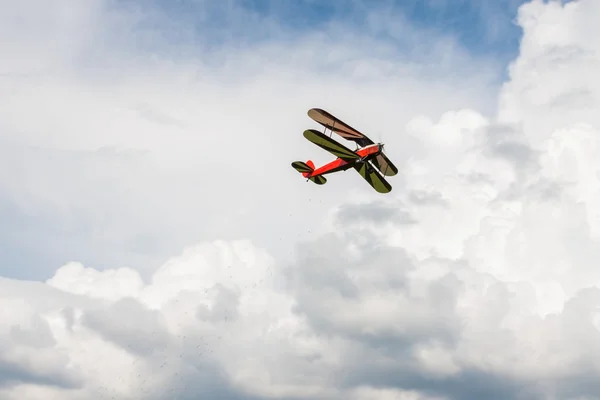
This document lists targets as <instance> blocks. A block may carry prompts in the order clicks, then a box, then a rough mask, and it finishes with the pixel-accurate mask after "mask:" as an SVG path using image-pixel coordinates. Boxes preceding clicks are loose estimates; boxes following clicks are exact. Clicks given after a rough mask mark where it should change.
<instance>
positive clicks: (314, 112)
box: [292, 108, 398, 193]
mask: <svg viewBox="0 0 600 400" xmlns="http://www.w3.org/2000/svg"><path fill="white" fill-rule="evenodd" d="M308 116H309V117H310V118H312V119H313V120H314V121H315V122H318V123H319V124H321V125H323V126H324V127H325V130H324V132H323V133H321V132H319V131H317V130H315V129H308V130H305V131H304V137H305V138H306V139H308V140H309V141H311V142H312V143H314V144H316V145H317V146H319V147H321V148H323V149H325V150H327V151H328V152H330V153H331V154H333V155H334V156H336V157H337V159H335V160H334V161H331V162H330V163H327V164H325V165H323V166H322V167H319V168H316V169H315V164H314V163H313V162H312V161H311V160H308V161H306V162H302V161H294V162H293V163H292V167H294V169H295V170H296V171H298V172H300V173H302V176H304V177H305V178H307V180H311V181H313V182H314V183H316V184H318V185H323V184H324V183H325V182H327V179H325V177H324V176H323V175H326V174H331V173H333V172H337V171H345V170H347V169H350V168H354V169H355V170H356V171H358V173H359V174H360V176H362V177H363V178H364V179H365V180H366V181H367V182H368V183H369V184H370V185H371V186H372V187H373V189H375V190H376V191H378V192H379V193H389V192H390V191H391V190H392V186H391V185H390V184H389V183H388V182H387V181H386V180H385V178H384V176H394V175H396V174H397V173H398V168H396V166H395V165H394V164H393V163H392V162H391V161H390V160H389V159H388V158H387V156H386V155H385V154H384V153H383V146H384V145H383V144H382V143H374V142H373V141H372V140H371V139H369V138H368V137H367V136H366V135H364V134H363V133H360V132H359V131H357V130H356V129H354V128H352V127H351V126H350V125H348V124H346V123H345V122H343V121H341V120H339V119H338V118H336V117H334V116H333V115H331V114H329V113H328V112H327V111H324V110H321V109H320V108H311V109H310V110H308ZM327 129H329V130H330V131H331V132H335V133H337V134H338V135H339V136H341V137H342V138H344V139H346V140H350V141H353V142H355V143H356V150H355V151H352V150H350V149H349V148H347V147H346V146H344V145H343V144H341V143H338V142H337V141H335V140H334V139H332V138H331V133H330V134H329V136H327V135H325V132H327Z"/></svg>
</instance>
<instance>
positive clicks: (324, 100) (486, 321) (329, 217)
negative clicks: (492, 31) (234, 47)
mask: <svg viewBox="0 0 600 400" xmlns="http://www.w3.org/2000/svg"><path fill="white" fill-rule="evenodd" d="M24 4H25V3H24ZM30 4H33V3H30ZM57 4H59V5H61V6H65V7H66V6H67V5H72V4H71V3H69V2H66V1H65V2H57ZM78 4H79V3H78ZM77 7H81V8H74V9H73V10H72V12H71V13H70V14H69V13H67V14H68V18H67V22H68V23H66V22H63V23H60V24H58V23H57V26H58V27H59V28H58V32H59V33H57V34H56V35H55V36H52V37H50V36H48V37H46V38H45V39H46V40H47V41H48V42H47V43H53V46H54V47H51V48H52V49H54V51H52V52H49V53H44V54H43V55H40V56H39V57H40V60H43V61H44V63H45V64H44V63H42V64H44V65H45V66H47V67H48V68H50V67H51V68H50V69H53V71H55V72H56V71H60V73H55V72H53V73H50V72H48V70H46V71H45V72H40V71H42V69H27V72H28V73H29V74H30V75H29V76H28V77H23V76H21V77H15V76H14V75H7V76H5V77H3V78H2V79H3V81H2V85H3V87H6V88H9V89H10V90H8V91H4V93H5V94H4V95H2V96H5V97H4V99H5V101H4V102H3V104H8V106H7V107H6V108H4V109H3V111H2V112H3V113H4V114H3V115H2V117H1V118H0V121H1V122H0V139H1V140H2V142H3V144H4V145H3V146H2V147H0V152H1V155H2V157H3V159H5V160H8V161H9V163H10V165H11V168H9V169H4V170H3V171H2V172H1V174H0V194H1V197H0V198H1V199H2V201H3V203H1V204H0V206H2V207H4V206H6V210H10V209H9V208H8V207H9V206H10V205H13V206H16V207H17V209H18V213H17V214H16V215H17V216H18V217H15V214H14V213H12V212H10V213H9V211H4V210H1V209H0V212H2V213H3V214H2V215H7V216H11V218H12V219H10V220H9V219H7V221H9V222H10V224H7V225H6V226H7V227H6V228H3V229H2V230H0V231H1V232H2V238H3V239H2V240H3V241H4V240H6V243H8V244H9V245H8V246H10V248H11V249H18V248H19V247H23V248H33V249H35V248H37V249H39V248H40V247H45V249H43V248H42V250H37V251H40V254H41V255H42V256H43V259H46V260H48V259H53V260H54V261H56V260H60V263H61V264H63V266H62V267H60V268H59V269H58V270H57V271H56V272H55V273H54V274H53V276H52V277H51V278H50V279H48V280H46V281H45V282H34V281H19V280H15V279H5V278H2V279H0V343H2V344H1V345H0V397H2V398H6V399H9V400H12V399H23V398H25V399H48V398H60V399H67V400H68V399H88V398H115V399H131V398H134V399H138V398H144V399H153V398H156V399H162V398H166V397H169V398H173V397H175V396H176V395H179V396H180V398H197V397H198V396H202V395H204V396H209V397H215V398H217V397H219V396H220V398H231V399H235V398H238V399H242V398H302V399H309V398H311V399H317V398H318V399H347V398H350V399H357V400H358V399H361V400H362V399H371V398H384V399H387V398H389V399H411V400H412V399H415V400H416V399H419V400H421V399H444V398H447V399H459V398H460V399H467V398H503V399H504V398H524V399H529V398H536V399H538V398H544V399H552V398H561V399H574V398H586V397H587V398H594V397H598V396H600V391H599V389H598V386H597V384H596V383H595V377H597V376H598V373H599V372H600V371H599V370H600V366H599V365H598V362H597V360H598V359H600V357H599V356H600V354H599V349H600V341H599V338H600V335H599V332H598V329H600V316H599V314H598V311H597V309H598V306H600V288H599V287H598V284H599V283H600V274H599V273H598V272H597V266H596V260H598V258H599V257H598V256H599V253H598V234H599V224H598V222H599V220H598V215H600V209H599V208H598V206H597V204H598V203H599V201H598V200H600V199H598V191H597V190H596V189H595V187H596V186H597V185H596V183H597V179H598V178H597V171H598V167H597V166H596V164H597V162H596V158H597V154H596V153H597V148H598V146H597V145H596V139H595V137H596V136H597V133H598V132H597V131H598V129H599V127H600V121H598V120H597V111H598V108H599V105H598V104H596V103H597V102H596V100H595V99H596V97H598V96H599V95H600V87H596V86H597V85H596V84H595V83H594V82H595V80H597V79H596V74H597V73H596V72H595V71H596V70H597V68H596V69H595V68H594V65H595V64H594V62H592V61H593V60H595V59H596V58H597V55H598V52H599V51H600V48H599V47H598V44H597V41H595V40H593V38H594V37H595V36H594V35H593V32H595V29H597V28H596V26H597V24H594V23H593V22H594V21H593V15H595V14H594V11H597V8H598V6H597V5H596V3H595V2H593V1H591V0H587V1H586V0H580V1H579V2H576V3H570V4H568V5H565V6H560V5H558V4H555V3H549V4H544V3H542V2H540V1H533V2H532V3H530V4H526V5H524V6H523V7H522V8H521V9H520V14H519V15H520V17H519V21H520V24H521V25H522V26H523V28H524V38H523V43H522V48H521V54H520V55H519V58H518V59H517V60H515V62H514V63H513V65H512V68H511V80H510V81H509V82H507V83H506V84H505V85H504V87H503V89H502V92H501V94H500V102H499V107H498V114H497V115H496V116H489V115H487V113H485V112H484V111H485V108H486V107H487V106H489V105H492V104H494V103H495V101H494V99H493V98H491V96H492V95H493V93H491V92H490V93H488V97H485V96H484V94H485V90H486V89H488V86H487V80H486V79H487V77H486V76H485V75H476V76H474V77H472V78H471V79H469V80H465V81H464V82H460V83H456V82H453V81H452V80H450V79H448V80H446V79H441V81H440V82H432V81H430V80H428V79H426V78H422V77H421V78H420V77H419V76H420V73H419V70H418V68H419V67H418V66H416V67H414V66H410V65H408V64H404V63H400V66H399V67H397V66H396V64H395V62H396V61H395V60H394V59H393V58H390V54H391V53H388V52H389V51H390V48H389V47H386V46H381V45H378V44H376V42H375V41H371V40H370V39H368V38H367V39H363V40H362V41H360V42H359V43H358V44H357V45H356V46H354V47H353V46H352V44H351V43H350V42H348V41H345V40H343V35H340V34H339V32H340V31H339V29H342V28H339V27H334V28H331V29H332V30H329V31H327V32H328V33H330V34H331V35H333V38H334V39H327V40H328V41H327V42H326V43H327V44H323V42H320V41H322V40H325V39H324V38H325V37H326V35H321V34H316V35H315V36H309V37H306V38H304V39H303V40H300V41H299V42H298V47H296V48H295V49H292V50H289V49H288V50H287V51H286V52H285V53H284V55H281V53H280V52H281V51H283V50H285V47H284V46H283V44H281V43H277V42H273V41H271V42H268V43H267V44H266V45H264V46H262V47H259V48H254V47H252V48H251V49H248V50H245V51H240V52H239V53H237V54H236V55H234V56H228V55H226V54H225V53H223V54H220V55H219V56H220V57H222V58H221V59H220V60H221V61H222V60H225V61H227V65H228V66H229V68H225V69H224V71H225V72H223V73H222V75H219V76H216V77H214V79H213V77H212V76H211V75H209V73H213V72H214V71H216V69H214V68H212V67H211V66H210V65H209V64H210V63H208V62H207V63H206V64H205V61H204V59H203V57H205V56H206V54H208V53H205V52H201V53H198V54H192V55H190V54H187V55H186V56H185V57H183V56H180V57H179V58H175V59H176V60H177V63H170V62H169V58H167V57H166V56H161V57H159V58H158V59H157V60H156V63H155V64H153V65H146V66H144V64H143V63H142V62H141V60H145V61H147V60H148V58H147V54H145V53H141V54H140V53H139V51H137V50H139V49H136V48H133V47H131V42H130V40H132V36H129V35H131V34H132V32H131V31H128V30H127V29H124V28H123V26H126V25H127V24H125V23H123V22H122V21H131V19H130V18H131V14H119V13H117V12H116V10H115V9H113V8H110V7H108V8H107V7H105V4H104V3H94V7H95V8H94V9H91V8H86V7H85V6H82V5H78V6H77ZM90 7H91V6H90ZM61 9H62V8H61V7H58V8H57V7H50V8H49V9H47V10H46V9H42V10H41V11H40V13H51V12H58V11H60V10H61ZM10 10H11V14H10V15H11V16H14V15H20V16H21V17H27V18H32V19H27V18H25V20H26V21H28V22H30V21H35V20H36V19H35V18H37V16H36V14H30V13H27V12H26V10H24V9H17V7H16V6H15V7H14V8H11V9H10ZM57 10H58V11H57ZM90 10H96V11H94V12H92V11H90ZM97 10H103V11H102V13H100V12H99V11H97ZM596 14H598V13H597V12H596ZM32 15H33V17H32ZM40 15H42V14H40ZM118 16H125V17H124V20H118V19H116V17H118ZM1 18H4V17H1ZM57 18H58V17H56V18H54V19H52V18H50V20H53V21H54V20H56V21H58V19H57ZM153 18H158V19H153V20H152V21H153V22H157V21H158V22H161V21H162V20H161V18H162V17H153ZM373 18H375V19H376V20H379V21H385V20H386V19H385V18H382V17H378V16H377V15H374V16H373ZM377 18H379V19H377ZM1 21H2V20H0V22H1ZM99 21H105V22H107V23H109V22H110V23H111V24H114V25H108V27H109V28H110V27H114V28H115V31H117V32H118V33H119V34H120V35H121V34H122V35H123V36H122V40H121V41H120V47H118V48H117V50H118V51H117V55H116V56H114V58H108V52H106V53H105V52H104V51H97V52H96V53H94V54H96V57H98V59H99V62H100V65H103V66H106V65H113V66H120V67H125V66H127V67H128V68H129V69H121V70H120V71H121V72H117V73H115V72H114V71H113V72H110V71H105V72H102V71H98V70H90V69H88V68H87V67H86V65H85V63H81V59H77V57H74V58H76V61H73V60H72V59H71V56H73V54H74V53H77V54H89V53H90V50H89V49H90V48H89V45H90V43H98V41H99V40H100V39H102V38H105V39H106V40H108V42H110V43H112V42H113V40H114V37H112V36H111V35H107V34H106V31H108V30H109V29H107V27H106V26H105V27H104V28H106V30H98V29H99V28H98V27H99V26H102V24H100V23H99ZM162 22H163V23H164V21H162ZM269 22H270V23H271V24H275V22H273V21H269ZM48 24H49V26H50V27H42V28H39V30H37V31H35V30H31V32H30V33H28V34H27V35H25V33H27V32H29V30H27V31H26V30H23V29H21V27H20V26H19V25H16V24H14V23H13V24H12V25H10V26H9V27H8V28H7V26H8V25H6V24H4V25H2V24H0V26H2V27H3V29H6V30H7V31H8V32H11V34H14V35H17V36H16V38H17V39H18V40H17V39H16V40H15V43H17V42H19V41H20V42H21V43H27V46H25V47H10V46H9V43H8V42H6V41H1V42H0V43H1V47H0V48H1V49H3V50H2V51H3V52H6V53H7V54H10V55H11V56H12V63H11V64H10V65H11V67H10V68H14V70H22V69H23V68H24V67H23V66H25V65H28V66H30V65H31V61H29V60H30V58H29V57H32V56H31V55H32V54H34V53H33V50H35V48H36V46H42V47H44V46H46V47H44V48H48V46H49V45H48V44H44V43H42V44H41V45H40V44H39V41H38V39H39V38H41V37H44V35H45V34H48V32H49V31H50V29H54V28H53V26H54V25H53V24H52V23H50V22H48ZM31 26H36V25H35V24H33V25H31V24H29V23H28V24H26V25H25V27H26V28H27V29H31ZM82 27H83V28H82ZM184 28H187V27H184ZM269 29H279V27H277V26H276V27H275V28H269ZM336 29H338V31H336ZM80 31H81V35H74V37H73V35H69V34H67V33H71V34H72V33H73V32H80ZM342 31H343V29H342ZM336 32H338V33H337V36H336ZM343 32H345V31H343ZM146 33H147V34H150V31H148V32H146ZM392 33H393V32H392ZM89 38H92V39H89ZM109 39H110V40H109ZM74 41H75V42H77V46H76V45H75V44H74ZM45 43H46V42H45ZM160 45H161V46H164V45H165V42H161V43H160ZM328 45H331V46H333V48H334V49H335V51H333V52H332V53H329V54H328V55H327V56H328V61H327V62H324V63H322V64H318V63H319V61H318V60H319V59H321V55H322V53H323V52H324V51H325V49H326V48H327V46H328ZM187 46H188V43H184V44H183V45H182V47H181V48H179V49H189V47H187ZM315 46H316V47H315ZM371 47H372V48H371ZM17 48H18V49H20V50H18V51H17V50H16V49H17ZM74 48H77V49H78V51H79V50H81V49H83V50H81V53H78V52H73V51H72V49H74ZM315 48H316V49H318V51H315V50H311V49H315ZM23 49H25V50H23ZM56 49H62V52H61V51H56ZM124 49H130V50H132V51H133V50H136V52H134V53H133V55H132V56H131V58H123V54H126V53H127V52H126V51H124ZM345 50H348V51H349V52H344V51H345ZM365 52H366V53H365ZM92 53H93V52H92ZM40 54H41V53H40ZM362 54H368V55H369V57H365V58H362ZM453 54H456V53H453ZM375 56H377V57H381V59H380V60H379V61H376V60H374V59H373V58H371V57H375ZM465 57H467V56H465V55H464V54H462V55H460V56H459V57H457V58H452V60H453V61H452V62H451V66H452V67H453V68H460V67H464V69H462V70H461V72H462V73H465V71H467V72H471V71H472V69H471V68H467V67H466V66H465V65H466V64H468V63H467V61H468V58H465ZM435 58H436V56H433V57H432V60H435ZM265 60H268V61H265ZM295 63H304V64H302V66H300V67H298V66H297V65H295ZM311 63H314V65H315V68H314V69H313V68H312V67H310V66H311ZM42 64H40V65H42ZM195 64H197V65H195ZM306 65H308V66H309V67H305V66H306ZM262 66H264V68H265V69H264V72H261V71H260V68H262ZM332 66H337V67H339V68H340V69H341V70H342V73H341V75H340V76H338V77H337V78H335V79H332V76H333V77H335V75H336V74H335V73H331V69H330V68H331V67H332ZM355 66H360V68H357V69H354V67H355ZM234 67H235V68H234ZM258 67H260V68H259V69H258V70H257V69H256V68H258ZM446 67H448V68H449V69H450V67H449V66H446ZM557 67H560V68H557ZM232 68H233V69H232ZM328 69H329V71H328ZM14 70H13V71H14ZM32 71H37V72H35V74H33V76H32V75H31V74H32V73H33V72H32ZM132 71H137V72H138V73H136V74H135V75H133V74H132ZM248 71H251V72H248ZM315 71H316V72H315ZM403 74H406V76H404V75H403ZM365 75H366V76H367V77H368V79H367V80H366V81H362V80H361V79H364V76H365ZM330 79H331V80H330ZM325 83H327V84H325ZM461 85H464V87H466V88H467V89H466V90H464V91H463V92H462V94H458V95H456V92H457V91H458V90H459V88H460V87H461ZM582 90H583V92H582ZM584 92H585V93H584ZM565 96H566V97H565ZM559 100H560V101H559ZM0 101H1V100H0ZM479 104H484V105H483V106H482V107H483V109H482V110H473V108H474V107H475V106H476V105H479ZM315 105H318V106H322V107H324V108H329V109H331V111H333V112H336V114H340V116H341V117H342V118H344V119H347V120H348V121H349V122H350V123H351V124H352V125H355V126H357V127H359V128H361V127H364V128H362V129H365V130H367V129H369V131H370V132H373V136H374V138H375V137H376V136H377V134H378V132H385V139H386V142H387V143H388V146H387V149H388V152H389V153H391V155H392V156H393V157H394V159H395V160H398V165H399V166H400V167H401V173H400V174H399V176H398V177H396V178H394V180H393V182H392V181H391V180H390V181H391V182H392V184H393V185H394V191H393V192H392V195H390V196H386V197H385V198H381V197H380V196H377V197H375V194H373V193H371V191H370V188H369V187H368V185H366V184H364V182H361V180H360V178H359V177H358V176H357V175H356V174H354V175H352V174H350V175H344V174H341V175H339V177H335V178H332V179H331V180H330V181H331V183H330V184H328V185H325V186H324V187H317V186H316V185H309V184H306V185H304V184H303V182H302V183H299V182H301V178H300V177H298V176H297V174H296V173H295V172H294V171H293V170H292V169H291V167H289V163H290V162H291V161H293V160H294V159H297V158H299V159H301V158H302V157H306V158H314V159H315V161H320V160H325V159H326V156H325V155H324V154H320V153H319V152H317V151H315V149H314V148H313V147H312V146H310V145H309V144H307V143H304V142H303V141H302V140H301V139H302V138H301V137H300V130H302V129H304V128H303V127H307V126H308V123H309V121H308V120H307V117H306V116H305V115H304V114H303V112H298V110H299V109H300V110H305V109H307V108H309V107H311V106H315ZM274 110H276V112H277V114H275V115H274ZM336 110H340V111H339V112H338V111H336ZM447 110H453V111H448V112H444V111H447ZM299 127H300V128H299ZM294 132H295V133H294ZM403 132H406V134H403ZM257 138H258V139H257ZM296 141H298V142H296ZM267 143H268V147H267V146H265V144H267ZM296 143H297V144H296ZM301 143H302V144H301ZM220 146H223V147H222V148H224V149H226V151H225V152H213V151H211V149H213V148H217V149H221V147H220ZM319 154H320V155H319ZM313 155H314V157H313ZM319 157H321V158H319ZM236 162H240V163H239V164H236ZM298 185H300V186H298ZM361 185H362V186H361ZM298 188H300V189H301V190H299V189H298ZM328 210H331V211H328ZM31 216H33V217H35V218H36V219H35V221H34V222H35V225H29V224H30V223H31V222H30V221H31V219H27V218H31ZM309 230H310V233H309ZM30 235H34V236H30ZM240 237H250V238H252V240H234V239H237V238H240ZM4 238H6V239H4ZM215 238H218V239H215ZM40 240H44V241H46V242H45V243H46V244H45V245H44V246H42V245H38V244H37V243H34V244H31V243H32V242H35V241H40ZM194 241H198V242H199V243H200V244H198V245H195V246H191V247H188V248H187V249H186V250H184V251H183V252H182V253H181V254H180V255H179V256H176V257H170V258H168V259H167V260H166V261H163V262H160V261H159V260H160V258H161V257H165V255H166V254H168V253H170V254H171V255H172V254H177V252H179V250H177V249H179V248H181V247H183V243H186V242H187V243H190V242H194ZM280 243H281V245H280ZM297 243H299V244H298V248H297V252H296V253H297V256H296V257H295V258H294V259H291V260H290V259H288V260H285V261H283V260H282V258H281V257H280V254H279V253H278V252H283V251H285V252H287V250H288V249H289V247H291V246H293V245H294V244H297ZM279 246H282V247H279ZM283 246H288V248H285V247H283ZM282 248H283V249H285V250H283V251H282ZM15 251H16V250H15ZM21 254H22V253H21ZM10 257H11V256H10V255H9V260H10V261H12V262H15V260H17V259H18V258H19V253H16V255H13V256H12V259H11V258H10ZM64 257H68V259H65V258H64ZM69 260H77V261H72V262H68V261H69ZM143 265H146V267H145V268H142V267H141V266H143ZM156 265H158V268H154V266H156ZM15 267H18V264H16V262H15V264H14V265H12V266H11V265H8V263H7V264H6V265H2V273H3V274H5V275H7V274H10V275H11V276H15V275H17V274H16V273H15V272H11V268H15ZM49 267H52V266H46V267H41V268H49ZM31 275H36V274H35V273H31ZM37 276H39V271H38V272H37Z"/></svg>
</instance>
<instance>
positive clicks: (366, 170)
mask: <svg viewBox="0 0 600 400" xmlns="http://www.w3.org/2000/svg"><path fill="white" fill-rule="evenodd" d="M354 169H355V170H356V171H357V172H358V173H359V174H360V176H362V177H363V178H364V180H365V181H367V183H368V184H369V185H371V186H372V187H373V189H375V190H376V191H378V192H379V193H389V192H391V191H392V186H391V185H390V184H389V183H388V182H387V181H386V180H385V178H384V177H383V176H381V174H380V173H379V171H377V170H376V169H375V168H373V167H372V166H371V165H370V164H369V163H368V162H366V163H362V164H354Z"/></svg>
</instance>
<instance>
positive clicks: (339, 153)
mask: <svg viewBox="0 0 600 400" xmlns="http://www.w3.org/2000/svg"><path fill="white" fill-rule="evenodd" d="M304 137H305V138H306V139H308V140H309V141H310V142H312V143H314V144H316V145H317V146H319V147H320V148H322V149H324V150H327V151H328V152H330V153H331V154H333V155H334V156H336V157H339V158H341V159H342V160H344V161H352V160H358V159H360V156H359V155H358V154H356V153H355V152H353V151H352V150H350V149H349V148H347V147H346V146H344V145H343V144H341V143H338V142H336V141H335V140H333V139H332V138H330V137H329V136H326V135H324V134H322V133H321V132H319V131H317V130H314V129H307V130H305V131H304Z"/></svg>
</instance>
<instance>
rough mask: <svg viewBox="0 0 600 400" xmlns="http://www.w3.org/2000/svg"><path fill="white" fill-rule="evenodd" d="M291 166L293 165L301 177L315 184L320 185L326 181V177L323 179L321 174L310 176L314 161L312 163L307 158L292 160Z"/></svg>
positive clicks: (313, 168)
mask: <svg viewBox="0 0 600 400" xmlns="http://www.w3.org/2000/svg"><path fill="white" fill-rule="evenodd" d="M292 167H294V169H295V170H296V171H298V172H300V173H301V174H302V176H303V177H305V178H308V179H310V180H311V181H313V182H314V183H316V184H317V185H322V184H324V183H325V182H327V179H325V177H323V176H320V175H318V176H310V174H311V172H313V171H314V170H315V163H313V162H312V161H311V160H308V161H307V162H302V161H294V162H293V163H292Z"/></svg>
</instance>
